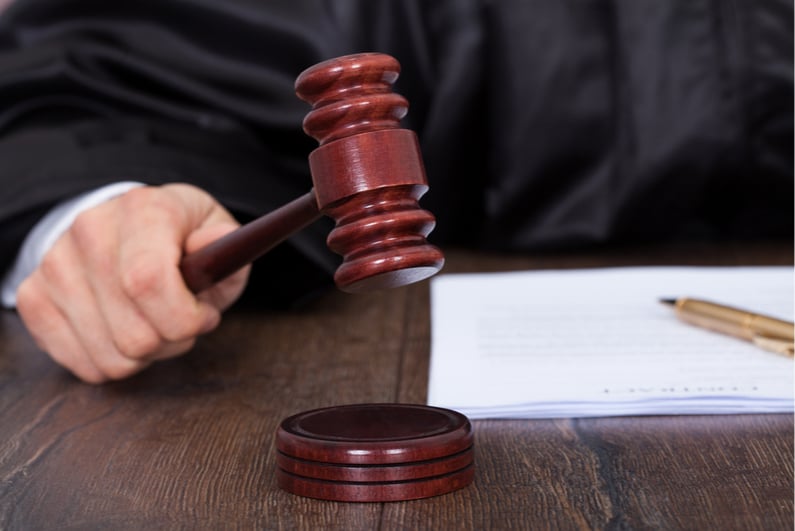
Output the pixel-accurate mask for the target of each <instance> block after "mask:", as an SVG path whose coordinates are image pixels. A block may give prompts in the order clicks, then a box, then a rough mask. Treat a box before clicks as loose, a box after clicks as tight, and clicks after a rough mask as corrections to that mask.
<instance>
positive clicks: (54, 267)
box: [38, 244, 65, 285]
mask: <svg viewBox="0 0 795 531" xmlns="http://www.w3.org/2000/svg"><path fill="white" fill-rule="evenodd" d="M56 245H57V244H56ZM38 269H39V271H41V274H42V276H43V277H44V278H46V279H47V280H48V281H49V282H50V283H52V284H56V285H59V284H61V283H63V282H64V281H65V276H64V275H65V271H64V267H63V262H62V260H61V258H60V254H59V253H58V248H57V247H54V248H53V249H51V250H50V252H48V253H47V254H45V255H44V257H43V258H42V259H41V262H39V267H38Z"/></svg>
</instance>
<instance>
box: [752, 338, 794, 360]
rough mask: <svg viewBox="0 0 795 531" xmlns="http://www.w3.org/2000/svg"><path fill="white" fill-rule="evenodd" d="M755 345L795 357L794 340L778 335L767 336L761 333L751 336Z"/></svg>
mask: <svg viewBox="0 0 795 531" xmlns="http://www.w3.org/2000/svg"><path fill="white" fill-rule="evenodd" d="M751 341H753V343H754V345H756V346H758V347H760V348H763V349H765V350H767V351H770V352H776V353H778V354H784V355H785V356H790V357H793V355H795V344H793V342H792V341H789V340H786V339H781V338H778V337H766V336H761V335H759V334H756V335H754V336H753V337H752V338H751Z"/></svg>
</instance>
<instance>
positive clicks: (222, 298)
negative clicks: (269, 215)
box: [185, 220, 251, 311]
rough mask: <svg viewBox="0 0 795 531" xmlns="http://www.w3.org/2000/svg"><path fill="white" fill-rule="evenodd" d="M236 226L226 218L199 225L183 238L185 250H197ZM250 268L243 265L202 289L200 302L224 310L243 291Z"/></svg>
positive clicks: (236, 226) (190, 251)
mask: <svg viewBox="0 0 795 531" xmlns="http://www.w3.org/2000/svg"><path fill="white" fill-rule="evenodd" d="M238 227H239V224H238V223H236V222H234V221H228V220H225V221H219V222H216V223H213V224H206V225H204V226H201V227H199V228H198V229H196V230H194V231H193V232H192V233H191V234H189V235H188V238H187V239H186V240H185V251H186V252H187V253H188V254H190V253H192V252H195V251H198V250H199V249H202V248H203V247H205V246H207V245H209V244H210V243H212V242H214V241H216V240H217V239H219V238H222V237H223V236H226V235H227V234H229V233H231V232H233V231H234V230H236V229H237V228H238ZM250 270H251V266H250V265H246V266H244V267H243V268H242V269H240V270H238V271H236V272H235V273H233V274H232V275H230V276H229V277H227V278H225V279H222V280H221V281H220V282H218V283H217V284H215V285H214V286H212V287H210V288H208V289H206V290H204V291H202V292H201V293H200V294H199V295H198V299H199V300H200V301H202V302H206V303H208V304H211V305H212V306H214V307H215V308H217V309H218V310H221V311H223V310H225V309H226V308H228V307H229V306H231V305H232V303H234V302H235V301H236V300H237V299H238V298H239V297H240V295H241V294H242V293H243V290H244V289H245V287H246V284H247V283H248V276H249V272H250Z"/></svg>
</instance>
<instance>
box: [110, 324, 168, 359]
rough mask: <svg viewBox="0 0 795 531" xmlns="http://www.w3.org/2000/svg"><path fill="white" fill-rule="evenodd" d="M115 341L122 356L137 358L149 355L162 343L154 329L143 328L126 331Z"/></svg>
mask: <svg viewBox="0 0 795 531" xmlns="http://www.w3.org/2000/svg"><path fill="white" fill-rule="evenodd" d="M114 342H115V343H116V348H117V349H118V350H119V352H121V354H122V356H124V357H125V358H130V359H136V360H140V359H145V358H147V357H149V356H150V355H152V354H153V353H155V352H156V351H157V350H158V349H159V348H160V346H161V345H162V341H161V340H160V337H159V336H158V335H157V334H156V333H155V332H154V330H143V329H138V330H135V331H132V330H128V331H125V332H123V333H122V334H121V335H120V336H119V337H118V338H116V340H115V341H114Z"/></svg>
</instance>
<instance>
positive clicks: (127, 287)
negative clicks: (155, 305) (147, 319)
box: [120, 255, 163, 300]
mask: <svg viewBox="0 0 795 531" xmlns="http://www.w3.org/2000/svg"><path fill="white" fill-rule="evenodd" d="M147 258H148V257H147V256H146V255H139V256H138V257H135V258H132V259H129V260H128V261H127V264H125V265H124V267H123V269H122V272H121V279H120V282H121V286H122V289H123V290H124V293H125V294H126V295H127V296H128V297H130V298H131V299H133V300H138V299H141V298H150V297H152V296H155V295H157V294H159V293H161V292H162V282H163V271H162V268H161V267H160V264H159V263H158V262H157V261H156V260H150V259H147Z"/></svg>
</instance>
